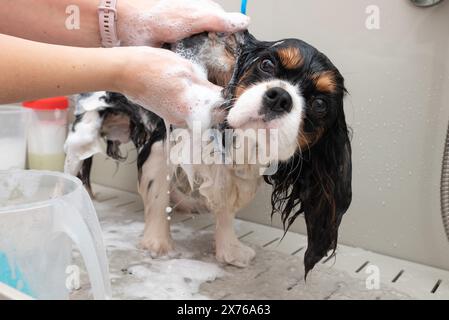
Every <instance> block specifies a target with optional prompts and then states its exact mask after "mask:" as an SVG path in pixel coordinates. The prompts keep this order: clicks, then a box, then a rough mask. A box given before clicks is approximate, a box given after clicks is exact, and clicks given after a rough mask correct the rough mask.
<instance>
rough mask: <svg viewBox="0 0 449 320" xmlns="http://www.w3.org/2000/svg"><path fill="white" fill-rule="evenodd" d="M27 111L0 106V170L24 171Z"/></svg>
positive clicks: (27, 123) (28, 118)
mask: <svg viewBox="0 0 449 320" xmlns="http://www.w3.org/2000/svg"><path fill="white" fill-rule="evenodd" d="M29 121H30V112H29V110H26V109H23V108H21V107H19V106H5V105H0V150H1V152H0V170H9V169H25V161H26V148H27V147H26V146H27V129H28V125H29Z"/></svg>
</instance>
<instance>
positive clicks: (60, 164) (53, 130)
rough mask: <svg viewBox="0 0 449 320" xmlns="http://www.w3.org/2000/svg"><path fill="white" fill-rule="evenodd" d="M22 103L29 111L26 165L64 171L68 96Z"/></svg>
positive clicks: (32, 167)
mask: <svg viewBox="0 0 449 320" xmlns="http://www.w3.org/2000/svg"><path fill="white" fill-rule="evenodd" d="M23 106H24V107H26V108H29V109H30V110H32V117H31V125H30V130H29V132H28V167H29V168H30V169H36V170H52V171H63V169H64V160H65V153H64V142H65V139H66V137H67V108H68V106H69V102H68V99H67V98H66V97H54V98H48V99H41V100H35V101H27V102H24V103H23Z"/></svg>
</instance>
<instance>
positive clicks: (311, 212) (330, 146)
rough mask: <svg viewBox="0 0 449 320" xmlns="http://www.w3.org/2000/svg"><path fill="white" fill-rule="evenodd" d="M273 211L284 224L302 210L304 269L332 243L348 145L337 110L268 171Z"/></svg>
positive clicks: (345, 187)
mask: <svg viewBox="0 0 449 320" xmlns="http://www.w3.org/2000/svg"><path fill="white" fill-rule="evenodd" d="M265 180H266V181H267V182H268V183H270V184H272V185H273V194H272V197H271V202H272V207H273V214H274V213H280V214H281V216H282V221H283V223H284V228H285V230H288V228H289V227H290V226H291V224H292V223H293V222H294V220H295V219H296V218H297V216H298V215H299V214H301V213H304V215H305V220H306V225H307V238H308V247H307V251H306V253H305V257H304V266H305V275H306V276H307V273H308V272H309V271H310V270H311V269H312V268H313V267H314V266H315V264H316V263H317V262H318V261H320V260H321V259H322V258H323V257H324V256H326V255H327V254H328V252H329V251H330V250H333V251H335V249H336V247H337V238H338V227H339V225H340V222H341V219H342V216H343V214H344V213H345V212H346V211H347V209H348V207H349V205H350V203H351V199H352V189H351V180H352V163H351V145H350V138H349V132H348V128H347V126H346V122H345V117H344V113H343V111H342V112H340V115H339V118H337V120H336V121H335V123H334V124H333V126H332V127H330V128H329V129H328V130H327V131H326V133H324V135H323V136H322V137H321V138H320V139H319V141H318V142H317V143H316V144H315V145H314V146H312V147H311V148H310V150H308V151H305V152H303V153H302V154H297V155H295V156H294V157H292V158H291V159H290V161H289V162H288V163H283V164H280V166H279V169H278V171H277V173H276V174H274V175H273V176H267V177H265Z"/></svg>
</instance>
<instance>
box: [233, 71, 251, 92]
mask: <svg viewBox="0 0 449 320" xmlns="http://www.w3.org/2000/svg"><path fill="white" fill-rule="evenodd" d="M251 72H252V69H249V70H247V71H246V72H245V73H244V74H243V75H242V77H241V78H240V81H239V84H238V85H237V88H236V89H235V97H236V98H240V96H241V95H242V94H243V93H244V92H245V91H246V89H247V88H248V86H247V85H245V84H244V83H243V82H245V79H246V78H248V77H249V75H250V74H251Z"/></svg>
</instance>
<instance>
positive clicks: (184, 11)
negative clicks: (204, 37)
mask: <svg viewBox="0 0 449 320" xmlns="http://www.w3.org/2000/svg"><path fill="white" fill-rule="evenodd" d="M120 3H122V4H121V5H120V6H119V7H118V11H119V12H118V22H117V25H118V36H119V38H120V40H121V42H122V45H123V46H152V47H160V46H161V45H162V44H163V43H174V42H176V41H179V40H181V39H184V38H187V37H189V36H191V35H193V34H197V33H201V32H204V31H210V32H227V33H233V32H237V31H241V30H244V29H247V28H248V25H249V21H250V19H249V17H247V16H245V15H243V14H241V13H227V12H225V11H224V10H223V8H222V7H221V6H220V5H218V4H217V3H215V2H214V1H212V0H127V1H123V2H119V4H120Z"/></svg>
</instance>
